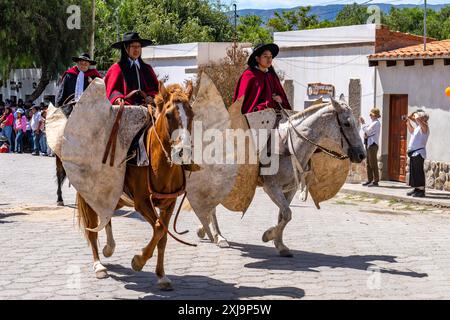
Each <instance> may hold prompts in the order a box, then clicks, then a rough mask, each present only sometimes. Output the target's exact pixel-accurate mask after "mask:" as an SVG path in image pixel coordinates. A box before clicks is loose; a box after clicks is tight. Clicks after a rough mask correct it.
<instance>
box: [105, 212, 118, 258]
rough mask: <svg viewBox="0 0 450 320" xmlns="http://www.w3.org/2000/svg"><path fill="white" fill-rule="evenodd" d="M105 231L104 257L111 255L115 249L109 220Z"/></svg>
mask: <svg viewBox="0 0 450 320" xmlns="http://www.w3.org/2000/svg"><path fill="white" fill-rule="evenodd" d="M105 231H106V245H105V246H104V247H103V255H104V256H105V258H109V257H111V256H112V255H113V253H114V250H115V249H116V242H115V241H114V236H113V232H112V225H111V220H110V221H109V223H108V224H107V225H106V227H105Z"/></svg>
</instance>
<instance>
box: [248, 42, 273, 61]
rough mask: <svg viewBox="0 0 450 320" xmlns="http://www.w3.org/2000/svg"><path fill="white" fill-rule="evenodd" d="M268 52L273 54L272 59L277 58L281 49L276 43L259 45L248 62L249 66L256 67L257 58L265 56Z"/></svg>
mask: <svg viewBox="0 0 450 320" xmlns="http://www.w3.org/2000/svg"><path fill="white" fill-rule="evenodd" d="M266 50H269V51H270V52H272V58H275V57H276V56H277V55H278V52H280V48H279V47H278V46H277V45H276V44H275V43H268V44H259V45H257V46H256V47H255V48H254V49H253V52H252V54H251V55H250V57H249V58H248V60H247V64H248V65H249V66H254V65H256V57H257V56H260V55H261V54H263V53H264V51H266Z"/></svg>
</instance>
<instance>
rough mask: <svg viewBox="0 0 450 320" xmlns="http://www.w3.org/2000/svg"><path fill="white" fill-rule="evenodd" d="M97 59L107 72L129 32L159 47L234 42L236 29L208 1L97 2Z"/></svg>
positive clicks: (140, 0) (141, 0) (107, 0)
mask: <svg viewBox="0 0 450 320" xmlns="http://www.w3.org/2000/svg"><path fill="white" fill-rule="evenodd" d="M97 7H98V10H97V25H98V26H99V27H98V28H96V58H97V60H98V61H99V62H100V63H99V68H100V69H107V68H108V67H109V66H110V65H111V64H112V63H113V62H114V61H115V60H116V58H117V56H116V55H117V52H115V51H113V50H112V49H110V45H111V43H113V42H114V41H117V40H116V39H117V29H119V34H120V37H121V36H122V34H123V33H124V32H126V31H137V32H139V33H140V35H141V36H142V37H146V38H148V39H151V40H152V41H153V42H154V43H155V44H172V43H186V42H208V41H218V42H223V41H230V40H231V39H232V27H231V24H230V21H229V20H228V17H227V16H226V14H225V13H224V12H223V10H222V9H221V7H220V6H219V5H218V4H214V3H210V2H209V1H207V0H187V1H178V0H125V1H121V0H97Z"/></svg>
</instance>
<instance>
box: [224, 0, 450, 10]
mask: <svg viewBox="0 0 450 320" xmlns="http://www.w3.org/2000/svg"><path fill="white" fill-rule="evenodd" d="M423 1H424V0H372V1H371V2H372V3H391V4H404V3H410V4H423ZM227 2H229V3H236V4H237V7H238V9H239V10H240V9H273V8H292V7H297V6H306V5H311V6H317V5H319V6H320V5H328V4H349V3H354V2H356V3H364V2H367V0H235V1H233V0H222V3H224V4H225V3H227ZM427 3H429V4H450V0H427Z"/></svg>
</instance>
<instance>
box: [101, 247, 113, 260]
mask: <svg viewBox="0 0 450 320" xmlns="http://www.w3.org/2000/svg"><path fill="white" fill-rule="evenodd" d="M114 249H115V247H112V246H108V245H106V246H104V247H103V251H102V252H103V255H104V256H105V258H109V257H111V256H112V255H113V253H114Z"/></svg>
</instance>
